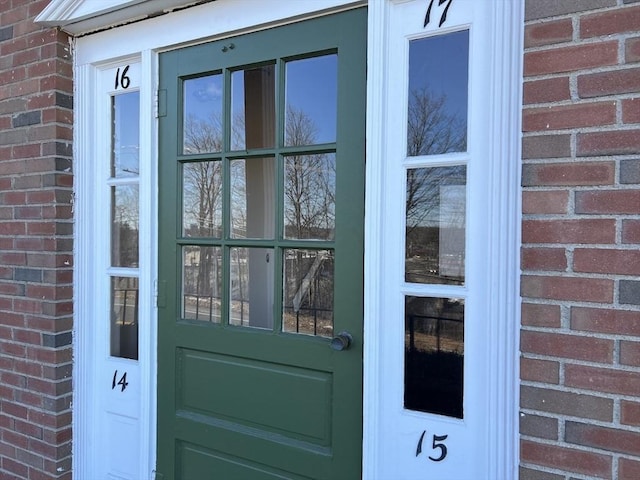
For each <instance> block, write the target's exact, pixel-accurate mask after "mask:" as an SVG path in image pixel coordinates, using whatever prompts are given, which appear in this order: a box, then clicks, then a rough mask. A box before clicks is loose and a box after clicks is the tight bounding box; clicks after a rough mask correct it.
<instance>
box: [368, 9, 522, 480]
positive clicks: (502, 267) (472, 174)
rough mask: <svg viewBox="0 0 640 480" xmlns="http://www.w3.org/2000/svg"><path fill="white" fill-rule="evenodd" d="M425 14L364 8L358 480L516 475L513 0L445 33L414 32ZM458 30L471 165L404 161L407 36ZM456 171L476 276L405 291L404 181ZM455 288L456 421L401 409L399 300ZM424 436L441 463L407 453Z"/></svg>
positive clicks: (517, 32)
mask: <svg viewBox="0 0 640 480" xmlns="http://www.w3.org/2000/svg"><path fill="white" fill-rule="evenodd" d="M434 3H435V6H434V8H436V7H437V2H434ZM427 5H428V2H423V1H413V2H410V1H397V2H393V1H385V2H370V5H369V42H370V43H369V63H368V89H369V94H368V104H367V108H368V115H367V119H368V129H367V190H366V191H367V213H366V219H367V220H366V248H365V279H366V281H365V312H366V320H365V362H364V364H365V389H364V415H365V425H364V429H365V437H364V458H363V467H364V478H367V479H369V478H370V479H380V480H384V479H387V478H394V479H403V478H406V479H412V478H447V479H456V478H459V479H469V478H473V479H482V478H486V479H495V478H517V458H518V457H517V451H518V450H517V444H518V441H517V425H516V421H517V407H518V392H517V388H518V387H517V378H518V377H517V366H518V362H517V353H518V350H517V331H518V325H519V311H518V304H519V297H518V245H519V213H518V212H519V201H520V200H519V176H518V171H519V167H518V165H519V161H518V159H519V136H520V134H519V131H520V130H519V125H520V121H519V115H520V83H521V82H520V78H521V58H522V53H521V52H522V46H521V38H522V25H523V20H522V2H521V1H515V2H502V1H490V2H489V1H487V2H469V1H465V0H454V1H453V5H452V7H451V10H450V11H449V17H448V20H447V22H446V24H445V25H444V26H443V27H442V28H441V29H438V28H437V22H434V23H435V24H436V25H435V26H429V27H427V28H426V29H423V25H422V20H423V19H424V14H425V11H426V8H427ZM434 13H435V15H436V18H439V16H438V13H437V10H435V11H434ZM456 25H460V26H465V25H466V26H470V27H471V42H472V47H471V52H470V57H471V69H470V88H471V92H470V99H471V100H470V110H469V124H470V127H471V130H470V132H469V133H470V136H469V156H468V158H461V156H459V155H458V156H452V157H451V158H447V156H441V157H440V158H432V159H424V158H413V159H404V157H403V155H404V146H405V143H404V142H405V141H406V140H405V139H406V123H407V121H406V108H407V107H406V105H407V104H406V99H407V83H408V78H407V76H408V71H407V60H408V58H407V57H408V52H407V49H408V39H409V38H416V36H423V35H430V34H434V33H436V31H437V30H438V31H439V32H438V33H440V32H447V31H448V29H452V28H453V29H456V28H458V27H456ZM459 161H463V162H464V163H467V164H468V177H469V180H468V181H469V187H468V188H469V197H468V199H467V200H468V204H467V217H468V238H470V239H471V238H472V239H473V241H472V242H471V241H468V242H467V268H468V272H469V275H471V276H473V278H468V281H467V285H468V287H450V286H424V285H409V284H405V283H404V274H403V268H404V258H403V255H404V252H403V248H402V247H401V246H402V245H404V221H403V216H404V205H403V203H404V200H403V199H404V189H405V185H404V182H405V177H404V171H405V169H406V168H407V167H409V166H422V165H426V164H429V163H431V162H433V164H434V165H446V164H447V163H448V162H456V163H457V162H459ZM399 246H400V247H399ZM456 291H457V292H458V293H459V294H460V295H461V296H463V297H464V298H465V299H466V321H467V325H466V333H465V337H466V341H467V343H466V345H465V347H466V348H465V375H467V376H471V380H467V381H466V384H465V388H466V392H465V412H466V413H465V419H464V420H456V419H448V418H444V417H441V416H437V415H429V414H423V413H419V412H410V411H405V410H404V409H403V398H402V395H403V384H402V382H403V375H404V373H403V368H404V367H403V348H404V332H403V324H404V321H403V320H404V319H403V311H404V304H403V302H404V295H405V294H411V295H418V296H423V295H424V296H429V295H433V296H451V295H453V294H454V292H456ZM469 374H471V375H469ZM424 430H427V432H428V434H427V438H428V440H427V441H426V442H425V444H424V445H423V447H427V448H429V447H430V443H431V439H430V438H429V436H430V435H431V434H434V433H435V434H449V437H448V439H447V440H446V441H445V443H447V445H448V447H449V455H448V458H447V459H446V460H445V461H443V462H441V463H434V462H430V461H429V460H427V459H426V458H425V455H424V454H422V455H421V456H420V457H416V446H417V441H418V439H419V436H420V434H421V433H422V432H423V431H424Z"/></svg>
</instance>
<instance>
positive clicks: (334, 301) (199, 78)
mask: <svg viewBox="0 0 640 480" xmlns="http://www.w3.org/2000/svg"><path fill="white" fill-rule="evenodd" d="M366 22H367V13H366V8H357V9H353V10H349V11H345V12H341V13H336V14H331V15H326V16H322V17H318V18H314V19H311V20H304V21H300V22H297V23H293V24H289V25H286V26H281V27H276V28H270V29H267V30H263V31H258V32H255V33H249V34H245V35H241V36H238V37H233V38H227V39H224V40H218V41H215V42H209V43H205V44H199V45H195V46H191V47H185V48H180V49H176V50H172V51H168V52H165V53H161V54H160V60H159V72H160V83H159V90H160V91H161V92H162V99H163V105H161V107H162V110H163V111H162V115H160V117H159V172H158V181H159V195H158V197H159V221H158V248H159V258H158V271H159V275H158V285H159V290H160V286H161V287H162V291H163V295H162V301H160V300H159V302H158V322H159V324H158V382H157V388H158V419H157V467H156V471H157V474H158V475H160V476H161V478H163V479H164V480H208V479H223V480H234V479H241V480H254V479H297V480H302V479H308V480H311V479H313V480H343V479H344V480H352V479H359V478H361V468H362V371H363V370H362V369H363V358H362V354H363V345H362V342H363V321H364V319H363V309H364V305H363V282H364V278H363V251H364V188H365V174H364V166H365V158H364V157H365V117H366V111H365V108H366V98H365V93H366ZM325 79H330V80H331V79H335V85H332V84H331V82H330V81H325ZM333 98H335V108H334V107H332V105H333V104H332V102H331V101H327V100H326V99H333ZM165 99H166V101H165ZM165 107H166V108H165ZM332 108H334V109H333V110H332ZM165 113H166V115H164V114H165ZM301 129H302V131H300V130H301ZM205 214H206V215H205ZM160 297H161V295H160V294H159V298H160ZM343 334H344V335H343ZM340 335H342V337H340ZM348 335H350V336H351V338H352V340H351V342H350V344H348V345H346V346H347V348H345V349H343V350H339V349H335V348H332V346H333V347H336V346H337V347H338V348H340V347H341V344H340V345H339V344H337V343H335V342H334V341H333V340H334V339H335V337H340V338H341V339H343V340H344V339H345V338H347V336H348ZM347 343H348V342H347Z"/></svg>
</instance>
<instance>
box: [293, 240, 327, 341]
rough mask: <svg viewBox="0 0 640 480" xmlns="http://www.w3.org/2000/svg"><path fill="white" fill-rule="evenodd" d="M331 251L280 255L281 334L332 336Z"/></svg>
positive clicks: (299, 251)
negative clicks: (282, 264)
mask: <svg viewBox="0 0 640 480" xmlns="http://www.w3.org/2000/svg"><path fill="white" fill-rule="evenodd" d="M333 265H334V255H333V251H332V250H293V249H291V250H285V251H284V299H283V311H284V314H283V318H282V330H283V331H284V332H291V333H304V334H307V335H319V336H321V337H332V336H333V269H334V267H333Z"/></svg>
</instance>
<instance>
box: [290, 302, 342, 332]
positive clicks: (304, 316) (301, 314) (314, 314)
mask: <svg viewBox="0 0 640 480" xmlns="http://www.w3.org/2000/svg"><path fill="white" fill-rule="evenodd" d="M283 309H284V313H285V316H286V314H290V315H291V316H292V317H295V326H296V328H295V332H296V333H300V325H301V323H307V322H308V323H313V334H314V335H318V314H320V315H321V317H322V320H325V319H326V318H327V316H324V315H322V314H323V313H327V314H329V315H328V316H329V317H330V316H331V314H332V313H333V310H331V309H328V308H316V307H310V308H299V309H297V310H296V308H295V307H293V306H285V307H283ZM305 312H307V313H305ZM292 323H293V322H292ZM310 326H311V325H302V327H303V330H304V332H303V333H310V332H311V328H308V327H310Z"/></svg>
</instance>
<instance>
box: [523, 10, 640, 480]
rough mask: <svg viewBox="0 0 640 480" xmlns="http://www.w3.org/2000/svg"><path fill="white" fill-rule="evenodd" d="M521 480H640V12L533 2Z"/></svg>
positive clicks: (526, 119)
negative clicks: (602, 479) (595, 479)
mask: <svg viewBox="0 0 640 480" xmlns="http://www.w3.org/2000/svg"><path fill="white" fill-rule="evenodd" d="M524 75H525V79H524V80H525V83H524V111H523V130H524V138H523V177H522V185H523V198H522V199H523V225H522V240H523V248H522V268H523V276H522V296H523V307H522V323H523V327H522V332H521V349H522V358H521V366H522V370H521V379H522V387H521V412H522V414H521V418H520V421H521V423H520V432H521V469H520V477H521V480H543V479H544V480H570V479H571V480H573V479H587V478H588V479H592V478H606V479H620V480H622V479H627V480H632V479H633V480H637V479H639V478H640V280H639V276H640V249H639V248H638V246H639V244H640V0H557V1H556V0H527V2H526V24H525V56H524Z"/></svg>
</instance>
